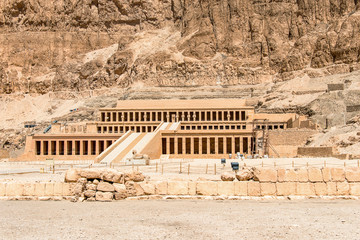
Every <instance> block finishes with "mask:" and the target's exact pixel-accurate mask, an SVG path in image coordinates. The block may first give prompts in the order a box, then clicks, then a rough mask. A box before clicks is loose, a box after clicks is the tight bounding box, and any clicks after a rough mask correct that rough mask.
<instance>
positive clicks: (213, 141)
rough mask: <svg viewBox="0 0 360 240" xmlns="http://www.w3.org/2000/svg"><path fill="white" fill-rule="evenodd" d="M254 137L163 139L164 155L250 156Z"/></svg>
mask: <svg viewBox="0 0 360 240" xmlns="http://www.w3.org/2000/svg"><path fill="white" fill-rule="evenodd" d="M252 142H253V141H252V137H250V136H249V137H237V136H221V137H217V136H214V137H209V136H204V137H191V136H186V137H163V138H162V150H161V151H162V154H174V155H183V154H185V155H198V154H200V155H201V154H203V155H211V154H214V155H217V154H236V153H238V152H240V153H241V154H244V153H247V154H249V153H250V151H251V147H252Z"/></svg>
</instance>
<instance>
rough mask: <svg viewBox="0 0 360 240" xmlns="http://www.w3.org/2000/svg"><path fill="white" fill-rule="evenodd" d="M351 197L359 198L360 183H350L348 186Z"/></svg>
mask: <svg viewBox="0 0 360 240" xmlns="http://www.w3.org/2000/svg"><path fill="white" fill-rule="evenodd" d="M349 187H350V191H349V194H350V195H351V196H360V183H350V184H349Z"/></svg>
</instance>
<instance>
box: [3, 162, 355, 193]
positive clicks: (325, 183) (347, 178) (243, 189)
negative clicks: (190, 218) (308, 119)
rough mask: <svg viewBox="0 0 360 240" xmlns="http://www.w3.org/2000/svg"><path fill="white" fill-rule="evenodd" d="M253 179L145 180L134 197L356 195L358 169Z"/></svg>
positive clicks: (263, 172)
mask: <svg viewBox="0 0 360 240" xmlns="http://www.w3.org/2000/svg"><path fill="white" fill-rule="evenodd" d="M255 176H256V179H257V181H253V180H252V181H170V180H169V181H147V182H140V183H135V184H136V186H137V189H138V190H137V194H136V195H137V196H146V195H147V196H155V195H157V196H161V195H172V196H249V197H261V196H360V168H353V167H352V168H321V169H320V168H299V169H283V168H278V169H274V168H258V169H257V170H256V174H255ZM74 186H75V184H74V183H60V182H59V183H51V182H46V183H14V182H8V183H0V197H3V198H4V197H5V198H6V197H20V199H21V197H33V198H32V199H34V198H35V199H36V198H39V199H40V198H41V197H63V198H66V197H68V196H73V195H74V191H73V188H74Z"/></svg>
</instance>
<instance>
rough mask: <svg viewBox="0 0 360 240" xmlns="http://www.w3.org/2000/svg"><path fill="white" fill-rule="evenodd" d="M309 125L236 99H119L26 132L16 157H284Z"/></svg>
mask: <svg viewBox="0 0 360 240" xmlns="http://www.w3.org/2000/svg"><path fill="white" fill-rule="evenodd" d="M315 129H316V125H314V124H313V123H312V122H311V121H310V120H308V119H307V118H306V117H305V116H299V115H298V114H296V113H285V114H266V113H256V112H255V108H254V107H252V106H247V104H246V101H245V100H241V99H201V100H123V101H119V102H118V103H117V106H116V107H115V108H103V109H99V113H98V119H97V121H95V122H87V123H79V124H67V125H66V124H62V123H54V124H52V125H51V129H50V130H49V131H47V132H46V133H43V134H35V135H33V136H28V137H27V140H26V147H25V152H24V154H23V155H22V156H21V157H20V158H21V159H20V160H30V161H31V160H45V159H48V158H53V159H57V160H95V161H96V162H103V163H112V162H121V161H124V160H126V159H129V158H131V156H132V154H133V152H134V150H135V151H136V152H137V153H139V154H140V153H141V154H146V155H148V156H149V157H150V159H159V158H160V157H161V155H166V156H167V157H168V158H221V157H224V156H228V155H229V154H231V155H232V156H236V155H239V154H243V155H245V156H249V155H251V156H254V155H261V156H264V155H267V156H275V155H276V156H290V155H294V154H295V155H296V153H295V152H294V150H291V149H289V148H288V147H286V144H291V145H292V146H296V147H297V146H301V145H302V144H303V142H304V139H306V138H307V137H308V136H309V135H310V134H313V133H314V130H315ZM284 140H285V141H284ZM279 143H280V144H279ZM289 154H290V155H289Z"/></svg>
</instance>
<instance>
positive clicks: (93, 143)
mask: <svg viewBox="0 0 360 240" xmlns="http://www.w3.org/2000/svg"><path fill="white" fill-rule="evenodd" d="M114 141H115V140H91V139H90V140H36V141H35V154H36V155H53V156H56V155H99V154H101V153H102V152H103V151H104V150H105V149H106V148H107V147H109V146H110V145H111V144H112V143H113V142H114Z"/></svg>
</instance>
